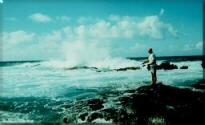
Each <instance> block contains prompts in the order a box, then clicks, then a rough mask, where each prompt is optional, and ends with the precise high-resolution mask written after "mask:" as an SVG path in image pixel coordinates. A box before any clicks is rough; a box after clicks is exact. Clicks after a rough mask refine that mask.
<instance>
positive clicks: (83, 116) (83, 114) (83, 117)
mask: <svg viewBox="0 0 205 125" xmlns="http://www.w3.org/2000/svg"><path fill="white" fill-rule="evenodd" d="M86 116H88V113H87V112H86V113H82V114H80V116H79V118H80V119H81V120H82V121H85V119H86Z"/></svg>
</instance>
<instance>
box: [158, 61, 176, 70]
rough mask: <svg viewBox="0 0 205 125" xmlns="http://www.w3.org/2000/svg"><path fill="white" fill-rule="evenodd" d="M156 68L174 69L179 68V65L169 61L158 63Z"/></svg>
mask: <svg viewBox="0 0 205 125" xmlns="http://www.w3.org/2000/svg"><path fill="white" fill-rule="evenodd" d="M156 68H157V69H158V70H159V69H164V70H172V69H178V67H177V65H174V64H170V62H168V61H164V62H162V63H161V64H160V65H157V66H156Z"/></svg>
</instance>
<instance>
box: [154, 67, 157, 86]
mask: <svg viewBox="0 0 205 125" xmlns="http://www.w3.org/2000/svg"><path fill="white" fill-rule="evenodd" d="M154 84H157V70H156V69H155V70H154Z"/></svg>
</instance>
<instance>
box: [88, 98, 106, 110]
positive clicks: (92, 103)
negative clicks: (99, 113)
mask: <svg viewBox="0 0 205 125" xmlns="http://www.w3.org/2000/svg"><path fill="white" fill-rule="evenodd" d="M103 103H104V101H103V100H101V99H90V100H88V102H87V105H88V106H89V107H90V108H91V109H92V110H98V109H101V108H103V107H104V106H103Z"/></svg>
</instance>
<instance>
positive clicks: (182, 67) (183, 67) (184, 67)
mask: <svg viewBox="0 0 205 125" xmlns="http://www.w3.org/2000/svg"><path fill="white" fill-rule="evenodd" d="M180 69H188V66H181V67H180Z"/></svg>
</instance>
